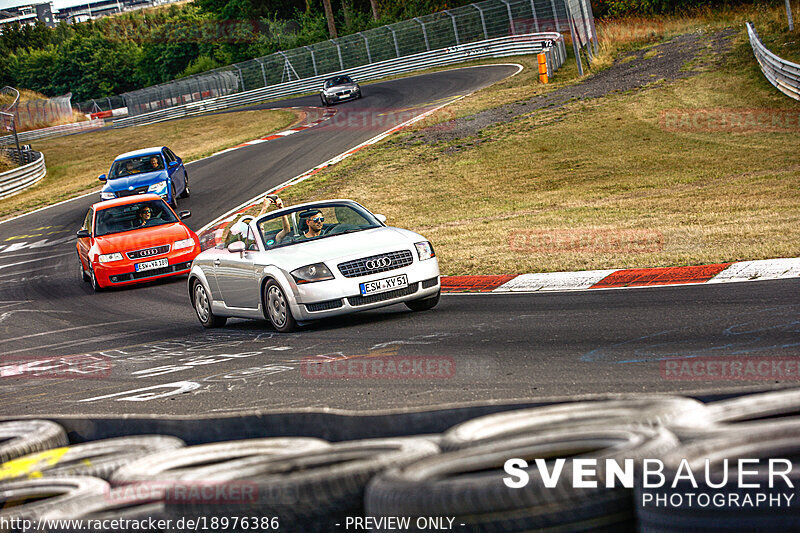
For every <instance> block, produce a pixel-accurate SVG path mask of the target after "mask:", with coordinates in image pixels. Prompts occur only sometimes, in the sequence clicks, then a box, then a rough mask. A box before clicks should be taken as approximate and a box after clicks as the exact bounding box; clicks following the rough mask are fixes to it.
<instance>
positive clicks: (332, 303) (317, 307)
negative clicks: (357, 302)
mask: <svg viewBox="0 0 800 533" xmlns="http://www.w3.org/2000/svg"><path fill="white" fill-rule="evenodd" d="M343 305H344V304H343V303H342V300H341V299H339V300H328V301H327V302H317V303H315V304H306V308H307V309H308V310H309V311H328V310H329V309H338V308H340V307H342V306H343Z"/></svg>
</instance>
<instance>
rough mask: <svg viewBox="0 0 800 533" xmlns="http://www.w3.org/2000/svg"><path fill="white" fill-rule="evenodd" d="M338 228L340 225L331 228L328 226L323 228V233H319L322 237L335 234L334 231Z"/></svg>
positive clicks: (333, 225)
mask: <svg viewBox="0 0 800 533" xmlns="http://www.w3.org/2000/svg"><path fill="white" fill-rule="evenodd" d="M336 226H338V224H331V225H330V226H326V227H324V228H322V231H320V232H319V234H320V235H328V234H329V233H332V232H333V229H334V228H335V227H336Z"/></svg>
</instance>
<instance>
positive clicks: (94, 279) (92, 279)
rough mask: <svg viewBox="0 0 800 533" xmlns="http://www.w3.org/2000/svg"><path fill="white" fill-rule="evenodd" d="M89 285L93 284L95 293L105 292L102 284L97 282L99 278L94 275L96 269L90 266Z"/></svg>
mask: <svg viewBox="0 0 800 533" xmlns="http://www.w3.org/2000/svg"><path fill="white" fill-rule="evenodd" d="M89 283H90V284H91V286H92V290H93V291H94V292H100V291H102V290H103V287H101V286H100V282H99V281H97V276H95V275H94V269H93V268H92V265H89Z"/></svg>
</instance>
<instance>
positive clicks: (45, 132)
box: [0, 119, 105, 146]
mask: <svg viewBox="0 0 800 533" xmlns="http://www.w3.org/2000/svg"><path fill="white" fill-rule="evenodd" d="M104 124H105V122H104V121H103V119H94V120H86V121H84V122H75V123H73V124H63V125H61V126H51V127H49V128H41V129H38V130H31V131H25V132H22V133H20V134H18V137H19V140H20V142H26V141H33V140H36V139H45V138H52V137H61V136H62V135H69V134H71V133H77V132H79V131H87V130H96V129H99V128H102V127H103V125H104ZM5 144H14V136H13V135H6V136H5V137H0V146H2V145H5Z"/></svg>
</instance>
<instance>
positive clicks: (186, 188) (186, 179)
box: [180, 174, 192, 198]
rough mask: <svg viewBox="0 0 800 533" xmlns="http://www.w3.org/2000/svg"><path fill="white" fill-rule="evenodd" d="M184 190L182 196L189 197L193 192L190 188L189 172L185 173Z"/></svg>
mask: <svg viewBox="0 0 800 533" xmlns="http://www.w3.org/2000/svg"><path fill="white" fill-rule="evenodd" d="M183 179H184V182H183V192H182V193H181V196H180V197H181V198H189V195H190V194H192V193H191V191H190V190H189V174H184V175H183Z"/></svg>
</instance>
